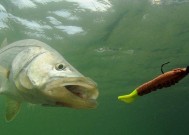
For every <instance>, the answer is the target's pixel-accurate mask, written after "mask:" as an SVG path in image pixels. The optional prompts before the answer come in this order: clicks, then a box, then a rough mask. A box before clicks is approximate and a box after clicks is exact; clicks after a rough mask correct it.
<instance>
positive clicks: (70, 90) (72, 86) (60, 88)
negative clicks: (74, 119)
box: [44, 77, 98, 108]
mask: <svg viewBox="0 0 189 135" xmlns="http://www.w3.org/2000/svg"><path fill="white" fill-rule="evenodd" d="M44 92H45V95H46V96H47V97H48V99H49V100H52V101H53V102H54V104H53V105H55V106H66V107H72V108H95V107H96V106H97V102H96V99H97V97H98V90H97V86H96V83H94V82H93V81H92V80H91V79H89V78H85V77H75V78H73V77H72V78H62V79H57V80H53V81H51V82H49V83H48V84H47V85H46V88H45V90H44ZM51 105H52V104H51ZM53 105H52V106H53Z"/></svg>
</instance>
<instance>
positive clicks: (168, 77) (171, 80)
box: [118, 62, 189, 103]
mask: <svg viewBox="0 0 189 135" xmlns="http://www.w3.org/2000/svg"><path fill="white" fill-rule="evenodd" d="M168 63H169V62H167V63H164V64H162V66H161V71H162V74H161V75H159V76H157V77H156V78H154V79H152V80H151V81H149V82H146V83H144V84H142V85H140V86H139V87H137V88H136V89H135V90H134V91H133V92H132V93H130V94H128V95H122V96H118V99H119V100H121V101H124V102H126V103H131V102H132V101H133V100H135V98H137V97H138V96H143V95H146V94H148V93H150V92H152V91H156V90H157V89H161V88H164V87H170V86H172V85H175V84H176V83H178V82H179V81H180V80H181V79H183V78H184V77H185V76H186V75H188V73H189V66H187V67H186V68H176V69H173V70H171V71H168V72H165V73H164V72H163V70H162V68H163V66H164V65H165V64H168Z"/></svg>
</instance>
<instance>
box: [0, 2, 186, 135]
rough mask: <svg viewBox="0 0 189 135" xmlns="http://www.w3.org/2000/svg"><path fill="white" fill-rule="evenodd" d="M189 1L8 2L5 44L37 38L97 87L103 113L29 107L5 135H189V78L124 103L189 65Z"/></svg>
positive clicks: (0, 11)
mask: <svg viewBox="0 0 189 135" xmlns="http://www.w3.org/2000/svg"><path fill="white" fill-rule="evenodd" d="M188 13H189V0H1V1H0V42H2V41H3V40H4V39H5V38H7V40H8V43H12V42H14V41H17V40H21V39H26V38H33V39H38V40H40V41H43V42H45V43H47V44H49V45H50V46H52V47H53V48H55V49H56V50H58V52H60V53H61V54H62V55H63V56H64V58H65V59H66V60H67V61H68V62H69V63H70V64H72V65H73V66H74V67H75V68H76V69H78V70H79V71H80V72H81V73H82V74H84V75H85V76H88V77H90V78H92V79H93V80H94V81H95V82H97V84H98V88H99V92H100V95H99V98H98V103H99V104H98V107H97V108H96V109H92V110H76V109H71V108H64V107H42V106H38V105H35V106H31V105H28V104H26V103H24V104H23V105H22V108H21V111H20V113H19V115H17V117H16V119H15V120H13V121H11V122H10V123H6V122H5V121H4V111H5V105H4V104H5V97H4V96H0V135H23V134H26V135H35V134H41V135H178V134H180V135H188V134H189V130H188V129H189V77H186V78H184V79H183V80H181V81H180V82H179V83H178V84H176V85H175V86H172V87H169V88H164V89H162V90H159V91H157V92H153V93H150V94H148V95H145V96H143V97H140V98H138V99H137V100H136V101H134V102H133V103H132V104H125V103H123V102H120V101H118V100H117V97H118V96H119V95H123V94H127V93H130V92H131V91H133V90H134V89H135V88H136V87H138V86H139V85H141V84H143V83H145V82H146V81H149V80H151V79H153V78H154V77H156V76H157V75H159V74H161V71H160V67H161V65H162V64H163V63H165V62H168V61H169V62H170V63H169V64H168V65H166V66H165V67H164V71H169V70H171V69H173V68H178V67H186V66H188V65H189V61H188V59H189V15H188Z"/></svg>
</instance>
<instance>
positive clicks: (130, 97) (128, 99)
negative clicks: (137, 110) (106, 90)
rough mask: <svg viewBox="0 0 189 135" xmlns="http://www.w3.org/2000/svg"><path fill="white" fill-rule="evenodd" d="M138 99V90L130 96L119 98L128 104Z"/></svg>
mask: <svg viewBox="0 0 189 135" xmlns="http://www.w3.org/2000/svg"><path fill="white" fill-rule="evenodd" d="M137 97H138V93H137V90H134V91H133V92H131V93H130V94H128V95H122V96H118V99H119V100H121V101H123V102H126V103H132V102H133V101H134V100H135V99H136V98H137Z"/></svg>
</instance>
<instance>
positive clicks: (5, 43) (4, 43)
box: [0, 38, 8, 48]
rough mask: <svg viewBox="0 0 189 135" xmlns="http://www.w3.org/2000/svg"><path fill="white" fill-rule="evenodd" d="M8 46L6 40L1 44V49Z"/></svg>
mask: <svg viewBox="0 0 189 135" xmlns="http://www.w3.org/2000/svg"><path fill="white" fill-rule="evenodd" d="M7 45H8V43H7V38H5V39H4V40H3V42H2V43H1V47H0V48H3V47H5V46H7Z"/></svg>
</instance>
